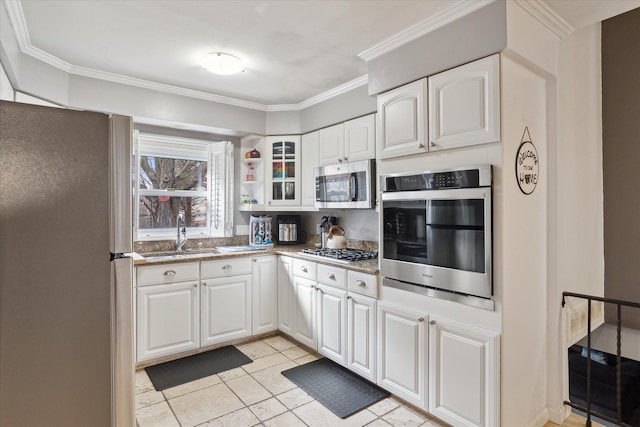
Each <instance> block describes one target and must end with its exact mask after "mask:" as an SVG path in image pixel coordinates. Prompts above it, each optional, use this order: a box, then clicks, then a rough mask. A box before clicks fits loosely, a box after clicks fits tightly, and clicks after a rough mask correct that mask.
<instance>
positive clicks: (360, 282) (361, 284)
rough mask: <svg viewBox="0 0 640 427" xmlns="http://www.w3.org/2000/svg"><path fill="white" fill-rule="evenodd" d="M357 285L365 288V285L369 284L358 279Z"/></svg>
mask: <svg viewBox="0 0 640 427" xmlns="http://www.w3.org/2000/svg"><path fill="white" fill-rule="evenodd" d="M356 285H358V286H360V287H363V288H364V287H365V286H367V284H366V283H364V281H363V280H356Z"/></svg>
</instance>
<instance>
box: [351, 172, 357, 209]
mask: <svg viewBox="0 0 640 427" xmlns="http://www.w3.org/2000/svg"><path fill="white" fill-rule="evenodd" d="M349 186H350V188H349V197H350V198H351V201H352V202H357V201H358V174H357V173H356V172H353V173H351V177H350V179H349Z"/></svg>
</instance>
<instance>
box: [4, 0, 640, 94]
mask: <svg viewBox="0 0 640 427" xmlns="http://www.w3.org/2000/svg"><path fill="white" fill-rule="evenodd" d="M508 1H513V0H508ZM528 1H529V3H532V2H531V1H530V0H528ZM478 2H479V0H472V1H458V0H422V1H405V0H395V1H385V0H373V1H366V0H357V1H312V0H299V1H171V0H164V1H148V0H145V1H141V0H133V1H131V0H129V1H60V0H48V1H33V0H23V1H16V0H6V3H7V9H8V10H9V9H11V10H12V11H13V14H14V15H20V14H21V15H22V16H23V19H22V25H23V26H24V27H23V28H22V32H23V33H24V34H23V35H22V37H23V40H25V39H26V40H25V41H24V43H25V44H26V45H28V47H30V49H29V51H30V52H32V53H34V55H35V56H37V57H39V59H42V60H45V61H47V62H49V63H51V64H54V65H56V66H58V67H59V68H62V69H66V70H67V71H70V70H71V71H72V72H74V73H76V74H85V75H92V76H94V77H98V78H107V79H112V80H113V79H120V80H126V79H129V80H130V81H137V82H143V81H144V82H146V83H151V84H161V85H169V86H171V87H178V88H183V89H188V90H193V91H197V92H199V93H206V94H214V95H220V96H223V97H229V98H233V99H237V100H242V101H248V102H251V103H256V104H257V105H263V106H278V105H299V104H300V103H302V102H305V101H308V100H309V99H312V98H314V97H318V96H319V95H321V94H323V93H328V92H330V91H332V90H335V88H337V87H340V86H342V85H346V86H348V85H349V83H350V82H351V83H352V84H355V85H357V84H362V82H363V81H364V80H363V79H364V77H363V76H365V75H366V73H367V64H366V62H365V61H364V60H363V59H361V58H360V57H359V56H358V55H359V54H360V53H362V52H364V51H367V50H369V49H371V48H373V47H375V46H377V45H379V44H380V43H382V42H385V41H388V40H389V39H390V38H392V37H394V36H396V35H398V34H399V33H402V32H403V31H406V30H407V29H408V28H410V27H413V26H419V24H422V25H424V23H425V22H428V21H430V20H431V21H433V20H434V17H436V18H438V17H440V18H441V20H443V19H445V18H443V17H446V16H451V15H452V14H453V13H454V12H455V11H458V13H459V11H460V10H465V9H471V8H475V7H477V5H478V4H481V3H478ZM484 3H486V0H484ZM535 3H539V2H537V1H536V2H535ZM545 4H546V5H547V6H548V7H549V9H550V10H552V12H554V13H555V14H557V15H558V16H559V17H560V18H561V19H563V20H564V21H566V23H567V24H568V25H569V26H570V27H571V28H574V29H575V28H578V27H581V26H584V25H588V24H591V23H594V22H597V21H599V20H601V19H606V18H608V17H610V16H613V15H615V14H618V13H621V12H623V11H625V10H629V9H632V8H634V7H638V5H640V0H598V1H596V0H546V1H545ZM18 32H20V30H18ZM217 51H223V52H227V53H231V54H234V55H236V56H238V57H240V58H241V59H243V61H244V62H245V65H246V71H245V72H244V73H241V74H238V75H235V76H216V75H214V74H211V73H209V72H207V71H205V70H204V69H202V68H201V67H200V66H199V65H198V61H199V59H200V58H201V57H202V56H203V55H205V54H206V53H210V52H217ZM159 87H160V86H159Z"/></svg>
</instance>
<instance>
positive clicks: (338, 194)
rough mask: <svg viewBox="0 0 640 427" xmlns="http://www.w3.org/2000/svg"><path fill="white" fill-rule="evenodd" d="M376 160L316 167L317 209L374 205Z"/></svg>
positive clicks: (369, 207)
mask: <svg viewBox="0 0 640 427" xmlns="http://www.w3.org/2000/svg"><path fill="white" fill-rule="evenodd" d="M374 165H375V161H374V160H361V161H357V162H348V163H340V164H337V165H328V166H320V167H318V168H315V180H316V199H315V206H316V207H318V208H342V209H344V208H351V209H354V208H355V209H371V208H373V207H374V206H375V171H374V168H375V166H374Z"/></svg>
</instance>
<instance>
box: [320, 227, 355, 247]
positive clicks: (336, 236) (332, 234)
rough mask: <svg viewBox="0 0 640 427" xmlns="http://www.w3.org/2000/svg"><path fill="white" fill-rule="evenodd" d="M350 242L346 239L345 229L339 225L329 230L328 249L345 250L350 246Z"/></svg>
mask: <svg viewBox="0 0 640 427" xmlns="http://www.w3.org/2000/svg"><path fill="white" fill-rule="evenodd" d="M348 244H349V242H348V241H347V238H346V237H344V228H342V227H340V226H339V225H334V226H333V227H331V228H330V229H329V234H328V235H327V244H326V247H327V248H329V249H344V248H346V247H347V246H348Z"/></svg>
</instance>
